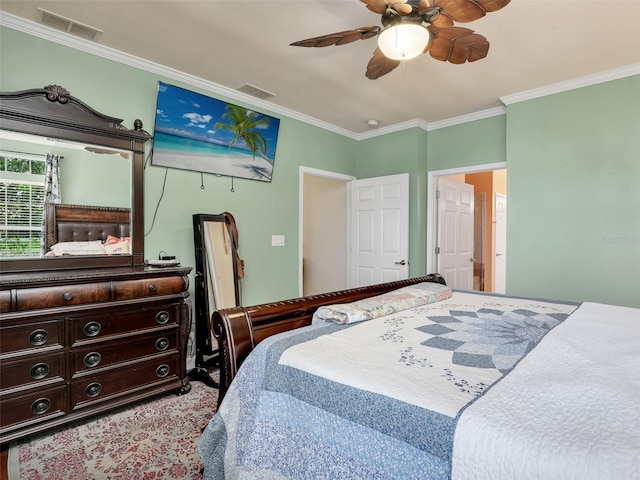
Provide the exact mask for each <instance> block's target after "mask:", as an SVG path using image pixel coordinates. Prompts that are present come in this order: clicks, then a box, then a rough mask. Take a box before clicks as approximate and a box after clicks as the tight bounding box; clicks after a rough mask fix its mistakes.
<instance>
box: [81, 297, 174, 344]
mask: <svg viewBox="0 0 640 480" xmlns="http://www.w3.org/2000/svg"><path fill="white" fill-rule="evenodd" d="M179 318H180V312H179V306H178V304H177V303H168V304H160V305H150V306H146V307H138V308H137V309H135V310H134V309H130V310H118V311H115V312H114V313H101V314H96V315H90V316H89V315H88V316H78V317H70V319H69V320H70V323H69V325H70V331H71V346H76V344H77V343H83V342H86V341H90V340H97V339H102V338H106V337H109V336H112V335H125V334H129V333H135V332H139V331H144V330H148V329H158V328H160V327H169V326H176V325H178V319H179Z"/></svg>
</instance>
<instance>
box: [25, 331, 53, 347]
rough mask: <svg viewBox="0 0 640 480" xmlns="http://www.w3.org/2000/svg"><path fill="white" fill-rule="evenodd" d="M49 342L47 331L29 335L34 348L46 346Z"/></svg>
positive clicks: (34, 332)
mask: <svg viewBox="0 0 640 480" xmlns="http://www.w3.org/2000/svg"><path fill="white" fill-rule="evenodd" d="M47 340H49V334H48V333H47V332H46V330H34V331H33V332H31V335H29V343H31V345H34V346H36V347H37V346H39V345H44V344H45V343H47Z"/></svg>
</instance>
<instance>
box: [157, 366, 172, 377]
mask: <svg viewBox="0 0 640 480" xmlns="http://www.w3.org/2000/svg"><path fill="white" fill-rule="evenodd" d="M156 375H157V376H158V377H159V378H164V377H166V376H167V375H169V365H167V364H164V363H163V364H162V365H160V366H159V367H158V368H156Z"/></svg>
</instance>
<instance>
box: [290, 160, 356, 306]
mask: <svg viewBox="0 0 640 480" xmlns="http://www.w3.org/2000/svg"><path fill="white" fill-rule="evenodd" d="M352 180H355V177H353V176H350V175H343V174H340V173H335V172H329V171H325V170H318V169H315V168H310V167H300V179H299V189H300V193H299V195H300V197H299V203H300V207H299V222H298V225H299V233H298V241H299V245H298V291H299V296H307V295H315V294H318V293H325V292H330V291H334V290H341V289H344V288H347V283H348V266H349V258H348V256H349V235H348V215H349V213H348V212H349V203H348V183H349V182H351V181H352Z"/></svg>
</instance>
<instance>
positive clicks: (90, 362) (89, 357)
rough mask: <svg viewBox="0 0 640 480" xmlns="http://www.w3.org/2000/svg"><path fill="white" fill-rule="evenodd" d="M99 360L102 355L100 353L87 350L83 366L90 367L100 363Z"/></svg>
mask: <svg viewBox="0 0 640 480" xmlns="http://www.w3.org/2000/svg"><path fill="white" fill-rule="evenodd" d="M100 360H102V355H100V354H99V353H98V352H89V353H87V354H86V355H85V356H84V360H83V363H84V365H85V367H89V368H91V367H95V366H96V365H98V364H99V363H100Z"/></svg>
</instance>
